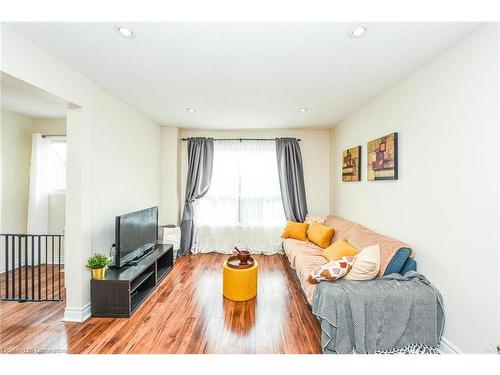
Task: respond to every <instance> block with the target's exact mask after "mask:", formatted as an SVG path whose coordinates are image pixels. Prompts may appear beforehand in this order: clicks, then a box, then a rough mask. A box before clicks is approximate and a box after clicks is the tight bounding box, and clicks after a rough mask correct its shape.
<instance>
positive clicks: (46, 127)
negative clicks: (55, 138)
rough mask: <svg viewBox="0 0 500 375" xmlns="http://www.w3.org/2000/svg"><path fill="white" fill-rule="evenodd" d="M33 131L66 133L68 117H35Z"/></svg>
mask: <svg viewBox="0 0 500 375" xmlns="http://www.w3.org/2000/svg"><path fill="white" fill-rule="evenodd" d="M33 133H40V134H43V135H66V118H34V119H33Z"/></svg>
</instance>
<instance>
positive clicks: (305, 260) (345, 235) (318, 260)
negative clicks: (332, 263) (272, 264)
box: [283, 216, 414, 304]
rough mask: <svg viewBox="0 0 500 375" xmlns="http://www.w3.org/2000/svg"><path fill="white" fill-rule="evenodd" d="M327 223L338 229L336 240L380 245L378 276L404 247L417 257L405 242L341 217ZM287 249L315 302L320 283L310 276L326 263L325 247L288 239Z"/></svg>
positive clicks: (328, 219)
mask: <svg viewBox="0 0 500 375" xmlns="http://www.w3.org/2000/svg"><path fill="white" fill-rule="evenodd" d="M325 225H328V226H331V227H333V228H335V235H334V236H333V239H332V242H335V241H338V240H341V239H345V240H347V241H348V242H349V243H350V244H352V245H353V246H354V247H356V248H358V249H362V248H364V247H366V246H370V245H375V244H379V245H380V271H379V274H378V277H381V276H383V275H384V273H385V270H386V268H387V266H388V264H389V262H391V260H392V258H393V256H394V255H395V254H396V253H397V252H398V251H399V250H400V249H402V248H405V249H408V250H409V252H410V254H409V257H410V258H413V255H414V254H413V251H412V250H411V249H410V246H408V245H407V244H405V243H404V242H401V241H398V240H395V239H393V238H390V237H387V236H384V235H381V234H378V233H376V232H373V231H371V230H369V229H367V228H365V227H363V226H361V225H359V224H356V223H353V222H352V221H348V220H345V219H342V218H340V217H337V216H327V218H326V222H325ZM283 250H284V251H285V254H286V256H287V257H288V260H289V262H290V266H291V267H292V268H293V269H294V270H295V272H296V273H297V277H298V279H299V282H300V286H301V287H302V290H303V291H304V293H305V295H306V298H307V301H308V302H309V304H312V301H313V295H314V289H315V287H316V285H313V284H311V283H309V282H308V281H307V278H308V277H309V275H310V273H311V271H312V270H313V269H314V268H316V267H318V266H320V265H322V264H324V263H326V259H325V258H324V257H323V256H322V254H323V250H324V249H322V248H321V247H319V246H316V245H315V244H313V243H312V242H309V241H300V240H295V239H290V238H288V239H285V240H284V241H283Z"/></svg>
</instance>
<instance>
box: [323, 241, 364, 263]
mask: <svg viewBox="0 0 500 375" xmlns="http://www.w3.org/2000/svg"><path fill="white" fill-rule="evenodd" d="M358 253H359V250H358V249H356V248H355V247H354V246H351V245H350V244H349V243H348V242H347V241H346V240H338V241H335V242H334V243H332V244H331V245H330V246H328V247H327V248H326V249H325V251H323V256H324V257H325V258H326V259H327V260H334V259H339V258H342V257H349V256H355V255H357V254H358Z"/></svg>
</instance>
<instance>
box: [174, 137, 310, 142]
mask: <svg viewBox="0 0 500 375" xmlns="http://www.w3.org/2000/svg"><path fill="white" fill-rule="evenodd" d="M296 139H297V141H298V142H300V141H301V139H300V138H296ZM187 140H189V138H181V141H187ZM275 140H276V138H214V141H240V142H241V141H275Z"/></svg>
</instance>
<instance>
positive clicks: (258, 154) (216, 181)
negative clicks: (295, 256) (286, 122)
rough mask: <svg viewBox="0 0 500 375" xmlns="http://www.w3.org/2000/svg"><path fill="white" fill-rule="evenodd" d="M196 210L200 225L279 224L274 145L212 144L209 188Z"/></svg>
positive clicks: (279, 195)
mask: <svg viewBox="0 0 500 375" xmlns="http://www.w3.org/2000/svg"><path fill="white" fill-rule="evenodd" d="M196 211H197V212H198V223H199V224H200V225H204V224H210V225H266V224H269V225H273V224H279V225H281V224H283V220H284V212H283V204H282V201H281V192H280V186H279V179H278V167H277V162H276V146H275V143H274V142H266V141H242V142H240V141H216V142H215V145H214V165H213V173H212V181H211V184H210V189H209V190H208V193H207V194H206V195H205V196H204V197H203V198H202V199H200V200H199V204H198V209H197V210H196Z"/></svg>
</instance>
